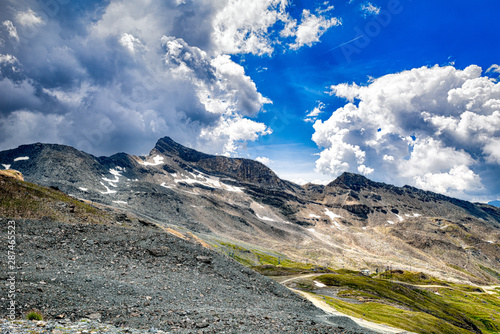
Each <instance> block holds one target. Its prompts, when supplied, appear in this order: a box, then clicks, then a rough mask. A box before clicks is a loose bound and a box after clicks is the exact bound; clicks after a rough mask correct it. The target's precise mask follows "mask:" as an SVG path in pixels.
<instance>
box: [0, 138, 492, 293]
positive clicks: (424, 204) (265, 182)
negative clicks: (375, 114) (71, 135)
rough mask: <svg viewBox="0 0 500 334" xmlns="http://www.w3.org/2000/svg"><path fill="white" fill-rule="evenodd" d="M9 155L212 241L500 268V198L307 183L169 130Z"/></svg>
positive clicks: (348, 181)
mask: <svg viewBox="0 0 500 334" xmlns="http://www.w3.org/2000/svg"><path fill="white" fill-rule="evenodd" d="M0 164H2V165H5V166H6V167H10V168H13V169H17V170H19V171H21V172H22V173H23V174H24V177H25V179H26V180H27V181H30V182H35V183H38V184H41V185H45V186H54V187H58V188H59V189H61V190H63V191H64V192H66V193H69V194H72V195H73V196H75V197H78V198H82V199H87V200H90V201H93V202H98V203H103V204H107V205H111V206H114V207H117V208H121V209H124V210H127V211H129V212H133V213H135V214H138V215H142V216H143V217H147V218H149V219H153V220H155V221H156V222H157V223H159V224H162V225H164V226H173V225H175V226H180V227H182V228H185V229H187V230H189V231H191V232H193V233H195V234H196V235H197V236H199V237H200V238H202V239H204V240H207V241H209V242H211V243H214V242H217V241H220V240H224V241H228V240H229V241H231V242H232V243H242V244H244V245H258V246H259V247H262V248H265V249H269V250H272V251H276V252H280V253H282V254H284V255H285V256H288V257H290V258H292V259H294V260H299V261H304V262H316V263H317V264H322V265H325V264H328V265H330V266H333V267H348V268H353V269H362V268H368V269H376V268H380V267H386V266H389V265H390V266H393V267H399V268H401V269H410V268H412V269H417V270H420V271H423V272H427V273H430V274H432V275H434V276H438V277H442V278H446V279H451V280H453V279H457V280H462V281H463V280H465V281H472V282H477V283H493V282H498V278H499V277H500V276H498V275H495V272H498V271H500V247H499V245H500V209H498V208H495V207H493V206H489V205H485V204H479V203H470V202H466V201H462V200H458V199H454V198H449V197H446V196H443V195H439V194H435V193H432V192H427V191H422V190H419V189H416V188H413V187H408V186H405V187H395V186H391V185H387V184H383V183H378V182H373V181H371V180H368V179H367V178H365V177H363V176H360V175H355V174H350V173H345V174H343V175H341V176H340V177H338V178H337V179H336V180H334V181H332V182H331V183H330V184H328V185H326V186H319V185H311V184H309V185H306V186H302V187H301V186H299V185H296V184H293V183H291V182H288V181H285V180H281V179H280V178H279V177H278V176H277V175H276V174H275V173H274V172H273V171H272V170H270V169H269V168H267V167H266V166H264V165H263V164H261V163H259V162H256V161H252V160H248V159H233V158H227V157H221V156H213V155H208V154H204V153H201V152H197V151H195V150H192V149H189V148H186V147H184V146H182V145H180V144H178V143H175V142H174V141H173V140H171V139H170V138H168V137H165V138H162V139H160V140H159V141H158V142H157V144H156V146H155V147H154V148H153V149H152V150H151V152H150V154H149V155H148V156H145V157H138V156H133V155H128V154H126V153H119V154H115V155H113V156H111V157H94V156H92V155H90V154H87V153H84V152H81V151H78V150H76V149H74V148H72V147H68V146H62V145H50V144H40V143H37V144H32V145H24V146H20V147H19V148H17V149H13V150H9V151H4V152H0ZM485 268H486V269H485Z"/></svg>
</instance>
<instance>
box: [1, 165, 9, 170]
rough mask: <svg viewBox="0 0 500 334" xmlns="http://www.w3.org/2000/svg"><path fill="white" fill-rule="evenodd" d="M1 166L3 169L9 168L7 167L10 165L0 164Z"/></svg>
mask: <svg viewBox="0 0 500 334" xmlns="http://www.w3.org/2000/svg"><path fill="white" fill-rule="evenodd" d="M2 166H3V167H4V168H5V169H9V168H10V165H4V164H2Z"/></svg>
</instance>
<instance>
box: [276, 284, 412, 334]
mask: <svg viewBox="0 0 500 334" xmlns="http://www.w3.org/2000/svg"><path fill="white" fill-rule="evenodd" d="M321 275H324V274H307V275H298V276H293V277H290V278H287V279H285V280H281V279H280V277H274V279H275V280H276V281H278V282H279V283H281V284H282V285H284V286H285V287H287V288H288V289H290V290H292V291H293V292H295V293H297V294H299V295H301V296H302V297H304V298H306V299H307V300H309V301H310V302H311V303H313V304H314V306H316V307H317V308H320V309H322V310H323V311H324V312H326V313H327V314H329V315H333V316H342V317H347V318H349V319H351V320H352V321H354V322H355V323H357V324H358V325H359V326H361V327H364V328H367V329H369V330H372V331H374V332H377V333H381V334H415V333H413V332H408V331H405V330H403V329H400V328H395V327H391V326H388V325H383V324H379V323H376V322H371V321H368V320H365V319H361V318H356V317H353V316H350V315H347V314H344V313H341V312H339V311H337V310H336V309H335V308H334V307H332V306H330V305H328V304H327V303H326V302H324V301H323V300H321V298H320V297H318V296H317V295H315V294H312V293H308V292H305V291H301V290H296V289H292V288H290V287H288V286H286V285H285V283H290V282H293V281H296V280H299V279H304V278H313V277H317V276H321Z"/></svg>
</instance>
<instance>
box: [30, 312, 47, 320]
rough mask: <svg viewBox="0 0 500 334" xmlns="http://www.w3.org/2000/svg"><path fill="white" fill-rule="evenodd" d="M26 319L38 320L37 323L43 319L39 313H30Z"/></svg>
mask: <svg viewBox="0 0 500 334" xmlns="http://www.w3.org/2000/svg"><path fill="white" fill-rule="evenodd" d="M26 318H27V319H28V320H37V321H40V320H42V319H43V317H42V314H41V313H40V312H38V311H29V312H28V314H27V315H26Z"/></svg>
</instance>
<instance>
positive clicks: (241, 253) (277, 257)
mask: <svg viewBox="0 0 500 334" xmlns="http://www.w3.org/2000/svg"><path fill="white" fill-rule="evenodd" d="M212 246H213V247H214V249H215V250H217V251H219V252H221V253H224V254H226V255H227V256H229V257H230V258H232V259H234V260H236V261H238V262H239V263H241V264H243V265H245V266H247V267H250V268H252V269H253V270H255V271H257V272H259V273H261V274H263V275H267V276H285V275H295V274H300V273H305V272H318V273H327V272H331V271H330V270H329V269H327V268H323V267H318V266H315V265H313V264H309V263H301V262H296V261H293V260H291V259H289V258H288V257H286V256H285V255H283V254H280V253H277V252H274V251H271V250H269V251H266V250H264V249H256V248H252V247H251V246H243V245H241V244H236V243H232V242H227V241H219V240H216V241H213V242H212Z"/></svg>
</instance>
